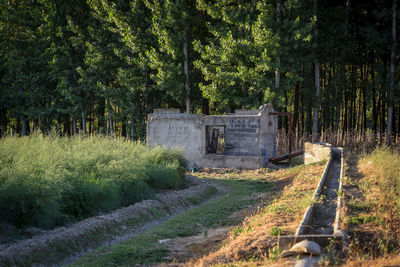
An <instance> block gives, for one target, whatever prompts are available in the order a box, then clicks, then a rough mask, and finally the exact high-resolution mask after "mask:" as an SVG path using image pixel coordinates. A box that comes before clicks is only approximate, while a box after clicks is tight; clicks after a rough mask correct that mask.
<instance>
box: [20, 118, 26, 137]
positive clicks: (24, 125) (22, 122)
mask: <svg viewBox="0 0 400 267" xmlns="http://www.w3.org/2000/svg"><path fill="white" fill-rule="evenodd" d="M21 126H22V127H21V136H25V135H26V118H25V116H22V119H21Z"/></svg>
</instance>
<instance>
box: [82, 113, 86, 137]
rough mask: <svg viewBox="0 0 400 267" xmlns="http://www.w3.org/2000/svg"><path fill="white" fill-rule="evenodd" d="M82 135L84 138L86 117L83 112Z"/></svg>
mask: <svg viewBox="0 0 400 267" xmlns="http://www.w3.org/2000/svg"><path fill="white" fill-rule="evenodd" d="M81 116H82V134H83V136H86V115H85V113H84V112H82V115H81Z"/></svg>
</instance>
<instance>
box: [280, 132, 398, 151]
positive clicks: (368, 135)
mask: <svg viewBox="0 0 400 267" xmlns="http://www.w3.org/2000/svg"><path fill="white" fill-rule="evenodd" d="M292 136H293V142H292V150H293V151H295V150H298V149H302V148H303V147H304V143H305V142H311V139H312V138H311V137H312V136H311V134H308V133H297V132H296V131H294V132H293V135H292ZM288 140H289V138H288V134H287V133H286V131H285V130H284V129H281V130H279V131H278V138H277V150H278V155H282V154H286V153H287V152H288V149H289V142H288ZM317 140H318V141H319V142H325V143H329V144H332V145H333V146H336V147H345V148H346V149H347V150H348V151H352V152H353V153H357V154H360V153H370V152H372V151H373V150H374V149H375V148H377V147H381V146H384V145H385V136H384V134H379V133H377V134H375V133H373V132H369V131H368V132H365V133H358V132H356V131H355V130H348V131H346V132H345V133H342V132H335V131H332V130H329V129H328V130H325V131H322V132H321V134H320V135H319V136H318V139H317ZM392 147H393V148H395V149H400V134H398V135H396V136H393V144H392Z"/></svg>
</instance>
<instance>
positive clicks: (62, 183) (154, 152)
mask: <svg viewBox="0 0 400 267" xmlns="http://www.w3.org/2000/svg"><path fill="white" fill-rule="evenodd" d="M185 170H186V161H185V160H184V158H183V157H182V153H181V151H177V150H166V149H164V148H161V147H156V148H154V149H148V148H147V146H146V145H144V144H142V143H127V142H123V141H119V140H115V139H111V138H107V137H93V138H92V137H90V138H81V137H74V138H60V137H57V136H55V135H51V136H41V135H40V134H35V135H32V136H29V137H23V138H15V137H14V138H12V137H7V138H3V139H0V222H8V223H12V224H14V225H17V226H18V227H25V226H28V225H33V226H38V227H45V228H51V227H54V226H56V225H59V224H63V223H66V222H70V221H76V220H79V219H82V218H85V217H87V216H92V215H96V214H98V213H100V212H108V211H111V210H112V209H115V208H117V207H121V206H127V205H130V204H133V203H135V202H137V201H140V200H143V199H146V198H150V197H152V196H153V195H154V190H158V189H171V188H175V187H176V186H177V185H178V184H179V183H180V181H181V178H182V177H183V175H184V172H185Z"/></svg>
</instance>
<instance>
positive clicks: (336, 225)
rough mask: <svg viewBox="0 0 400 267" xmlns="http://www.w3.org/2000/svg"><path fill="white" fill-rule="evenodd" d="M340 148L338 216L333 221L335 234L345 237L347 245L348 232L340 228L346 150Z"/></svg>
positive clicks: (346, 244) (344, 240)
mask: <svg viewBox="0 0 400 267" xmlns="http://www.w3.org/2000/svg"><path fill="white" fill-rule="evenodd" d="M339 149H340V177H339V188H338V198H337V202H336V216H335V222H334V223H333V235H335V236H340V237H342V239H343V243H344V245H345V246H346V247H347V246H348V242H347V233H346V232H345V231H343V230H340V215H341V210H342V206H343V178H344V163H345V161H344V152H343V148H339Z"/></svg>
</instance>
